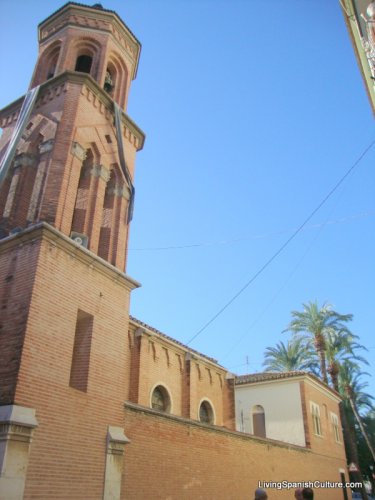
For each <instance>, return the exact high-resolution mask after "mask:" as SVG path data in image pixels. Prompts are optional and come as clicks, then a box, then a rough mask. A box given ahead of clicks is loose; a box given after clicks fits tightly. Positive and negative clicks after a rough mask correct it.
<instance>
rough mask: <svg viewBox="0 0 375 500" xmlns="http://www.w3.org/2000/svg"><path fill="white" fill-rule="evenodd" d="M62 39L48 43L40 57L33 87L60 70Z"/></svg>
mask: <svg viewBox="0 0 375 500" xmlns="http://www.w3.org/2000/svg"><path fill="white" fill-rule="evenodd" d="M61 47H62V41H61V40H55V41H53V42H52V43H51V44H50V45H48V46H47V47H46V48H45V50H44V51H43V52H42V54H41V55H40V57H39V61H38V64H37V66H36V72H35V75H34V78H33V84H32V87H35V86H36V85H39V84H40V83H43V82H45V81H46V80H49V79H50V78H53V77H54V76H56V74H57V73H58V71H59V60H60V54H61Z"/></svg>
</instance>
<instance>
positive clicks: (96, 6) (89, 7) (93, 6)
mask: <svg viewBox="0 0 375 500" xmlns="http://www.w3.org/2000/svg"><path fill="white" fill-rule="evenodd" d="M68 5H75V6H76V7H85V8H86V9H93V10H99V11H102V12H109V13H110V14H114V15H115V16H116V17H117V18H118V19H119V20H120V21H121V23H122V24H123V25H124V26H125V28H126V29H127V30H128V31H129V33H131V34H132V36H133V37H134V38H135V39H136V40H137V42H138V43H139V45H141V44H140V42H139V40H138V39H137V37H136V36H135V35H134V33H133V32H132V31H131V30H130V29H129V27H128V26H127V25H126V24H125V23H124V21H123V20H122V19H121V17H120V16H119V15H118V14H117V12H115V11H114V10H110V9H105V8H104V7H102V6H101V4H100V3H94V4H93V5H87V4H84V3H78V2H67V3H65V4H64V5H63V6H61V7H60V8H59V9H57V10H55V12H53V13H52V14H50V15H49V16H48V17H46V18H45V19H44V20H43V21H42V22H40V23H39V26H40V25H41V24H44V23H45V22H46V21H48V19H50V18H51V17H53V16H55V15H56V14H58V13H59V12H61V11H62V10H64V9H65V7H67V6H68Z"/></svg>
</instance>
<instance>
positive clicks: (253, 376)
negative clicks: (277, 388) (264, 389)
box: [236, 371, 310, 385]
mask: <svg viewBox="0 0 375 500" xmlns="http://www.w3.org/2000/svg"><path fill="white" fill-rule="evenodd" d="M301 375H310V374H309V373H307V372H304V371H293V372H262V373H248V374H246V375H238V376H236V385H239V384H251V383H256V382H264V381H266V380H279V379H283V378H291V377H300V376H301Z"/></svg>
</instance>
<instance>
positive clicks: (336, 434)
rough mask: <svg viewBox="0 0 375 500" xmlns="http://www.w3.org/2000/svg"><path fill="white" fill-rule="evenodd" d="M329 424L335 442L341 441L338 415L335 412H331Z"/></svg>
mask: <svg viewBox="0 0 375 500" xmlns="http://www.w3.org/2000/svg"><path fill="white" fill-rule="evenodd" d="M331 425H332V431H333V435H334V437H335V441H336V443H341V440H340V433H339V419H338V416H337V415H335V413H331Z"/></svg>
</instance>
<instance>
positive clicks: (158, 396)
mask: <svg viewBox="0 0 375 500" xmlns="http://www.w3.org/2000/svg"><path fill="white" fill-rule="evenodd" d="M151 406H152V408H153V409H154V410H159V411H164V412H166V413H169V412H170V410H171V398H170V397H169V394H168V391H167V389H166V388H165V387H163V386H162V385H158V386H157V387H155V389H154V390H153V391H152V396H151Z"/></svg>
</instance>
